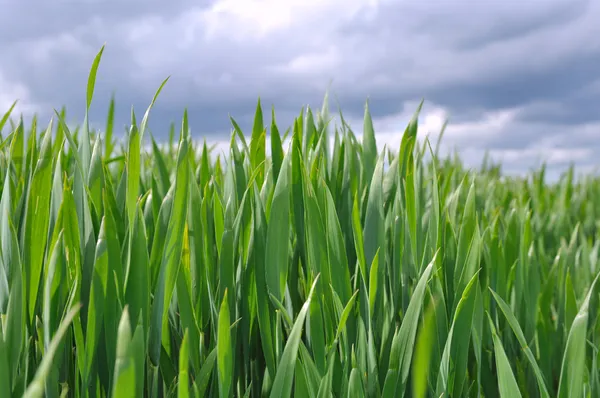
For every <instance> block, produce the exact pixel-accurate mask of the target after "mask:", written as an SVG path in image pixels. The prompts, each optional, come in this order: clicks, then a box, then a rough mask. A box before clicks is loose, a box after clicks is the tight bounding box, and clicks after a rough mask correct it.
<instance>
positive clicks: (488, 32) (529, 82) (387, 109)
mask: <svg viewBox="0 0 600 398" xmlns="http://www.w3.org/2000/svg"><path fill="white" fill-rule="evenodd" d="M33 8H35V9H36V13H32V12H31V10H32V9H33ZM598 20H600V3H599V2H594V1H591V0H546V1H543V2H542V1H540V0H524V1H522V2H520V3H519V5H518V6H516V5H515V3H511V2H500V1H488V2H478V1H475V0H451V1H446V2H436V3H435V4H434V5H433V4H432V3H422V2H421V3H418V2H410V1H392V0H344V1H342V0H318V1H317V0H305V1H300V0H290V1H286V2H282V1H276V0H217V1H212V2H211V1H204V2H192V1H187V0H186V1H174V2H170V3H168V4H167V3H165V2H159V1H157V0H151V1H144V2H142V1H141V0H128V1H116V0H104V1H99V0H88V1H84V2H78V3H74V2H72V1H66V0H63V1H58V2H53V3H52V5H49V4H48V3H47V2H42V1H41V0H31V1H29V2H27V3H26V4H25V3H23V2H11V3H9V4H8V5H5V6H4V8H3V14H2V15H0V51H2V53H3V58H2V60H0V92H2V93H3V94H2V95H1V96H0V107H1V108H7V107H8V106H10V103H12V100H14V99H16V98H13V97H17V98H21V99H22V100H23V101H25V102H24V103H25V104H29V105H28V106H29V109H30V110H35V111H36V112H39V113H40V114H42V115H45V116H47V117H49V116H51V114H52V109H53V108H59V107H61V106H62V105H66V106H67V109H68V110H69V115H70V117H72V118H78V119H80V118H81V116H82V115H83V110H84V101H85V100H84V98H85V87H86V83H87V74H88V71H89V67H90V65H91V62H92V60H93V58H94V56H95V54H96V52H97V51H98V49H99V48H100V46H101V45H102V44H103V43H106V44H107V47H106V50H105V53H104V55H103V59H102V62H101V65H100V70H99V73H98V78H97V85H96V91H95V95H94V103H93V105H92V121H94V122H95V123H96V124H97V125H98V126H100V127H102V126H103V123H104V122H103V120H104V117H105V112H106V110H107V104H108V100H109V98H110V96H111V95H112V94H113V93H115V95H116V99H117V121H118V125H124V124H125V123H127V120H128V117H129V113H130V107H131V106H132V105H133V106H134V107H135V109H136V111H137V113H139V114H140V115H141V114H142V113H143V112H144V110H145V108H146V107H147V105H148V104H149V101H150V99H151V98H152V95H153V94H154V91H155V90H156V88H158V86H159V84H160V83H161V81H162V80H163V79H164V78H166V77H167V76H171V77H170V80H169V82H168V84H167V86H166V87H165V89H164V90H163V92H162V93H161V96H160V98H159V100H158V102H157V104H156V107H155V108H154V110H153V112H152V115H151V119H150V127H151V128H152V130H153V134H154V135H155V136H157V137H158V138H164V137H166V132H167V127H168V125H169V124H170V123H171V122H175V123H177V124H179V120H180V117H181V115H182V112H183V109H184V107H187V109H188V110H189V114H190V122H191V127H192V129H193V132H194V135H195V136H196V137H198V138H201V137H203V136H206V137H209V138H210V139H211V140H217V141H218V140H220V139H222V138H223V137H227V136H228V134H229V132H230V125H229V120H228V118H229V116H230V115H231V116H233V117H235V119H236V120H237V121H238V122H239V123H240V124H241V126H242V127H243V128H244V129H246V130H247V129H249V127H250V125H251V123H252V119H253V114H254V110H255V106H256V100H257V98H258V97H259V96H260V98H261V102H262V104H263V106H264V110H265V114H266V115H269V113H270V107H271V105H274V106H275V110H276V114H277V120H278V122H279V123H280V124H281V125H282V126H281V127H282V128H283V129H285V128H286V127H287V126H288V125H289V124H290V123H291V122H292V120H293V117H295V116H296V115H297V114H298V113H299V110H300V108H301V107H302V106H303V105H310V106H312V107H313V108H318V107H320V105H321V101H322V98H323V95H324V93H325V90H326V89H327V88H328V87H329V88H330V94H331V103H330V105H331V107H332V110H334V109H335V107H336V106H337V103H339V105H340V106H341V108H342V110H343V112H344V115H345V117H346V119H348V120H351V121H352V125H353V127H354V129H355V130H357V132H360V129H361V127H362V121H361V118H362V114H363V110H364V103H365V100H366V99H367V98H368V99H369V104H370V109H371V111H372V114H373V117H374V119H375V127H376V131H377V132H378V142H380V143H382V144H383V143H384V142H385V143H388V142H389V143H390V145H392V144H393V145H395V144H396V143H397V142H399V139H400V134H401V132H402V131H403V130H404V127H405V125H406V123H407V122H408V119H409V118H410V116H411V115H412V112H414V110H415V108H416V104H417V103H418V101H419V100H420V99H421V98H425V99H426V106H425V108H424V110H423V114H422V123H423V124H424V125H425V126H427V129H428V130H430V133H431V136H432V137H433V136H435V134H437V133H438V132H439V128H440V127H441V124H442V123H443V119H444V118H445V117H446V116H447V117H449V118H450V124H449V125H448V129H447V131H446V134H445V136H444V145H445V147H447V148H448V150H450V149H454V148H456V149H458V150H459V152H460V153H461V154H463V156H464V158H465V161H468V162H470V163H473V164H477V162H478V161H480V159H481V157H482V156H483V153H485V151H486V150H488V151H489V153H490V154H492V155H494V156H496V157H498V158H503V159H505V160H506V161H507V162H508V163H510V164H511V165H515V166H514V167H515V168H516V169H519V170H526V169H527V167H529V166H528V165H530V164H537V163H536V162H538V159H539V158H545V159H546V160H548V161H549V162H551V163H552V164H555V165H557V166H556V167H563V165H565V164H567V163H568V162H569V161H575V162H576V163H577V164H578V165H581V166H582V167H589V165H590V164H593V162H594V159H593V153H594V152H595V151H597V150H600V144H598V143H596V142H595V141H596V140H594V134H597V131H598V130H597V129H598V127H600V117H598V116H597V115H598V112H597V106H598V103H599V102H600V70H598V68H597V65H598V64H599V62H600V42H598V40H597V37H599V36H600V24H598V23H597V21H598ZM336 101H337V102H336ZM0 112H2V111H1V110H0ZM519 157H520V158H521V159H524V160H523V161H519V162H517V158H519ZM527 159H533V160H530V161H528V160H527ZM509 167H512V166H510V165H509Z"/></svg>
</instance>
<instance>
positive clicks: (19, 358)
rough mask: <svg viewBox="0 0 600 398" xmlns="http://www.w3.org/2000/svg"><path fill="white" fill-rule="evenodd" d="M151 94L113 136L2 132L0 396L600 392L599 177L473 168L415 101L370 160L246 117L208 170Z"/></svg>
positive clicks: (338, 129)
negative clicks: (160, 126) (159, 124)
mask: <svg viewBox="0 0 600 398" xmlns="http://www.w3.org/2000/svg"><path fill="white" fill-rule="evenodd" d="M102 52H103V48H102V49H101V50H100V52H99V53H98V54H97V56H96V58H95V59H94V62H93V63H92V67H91V70H90V74H89V80H88V85H87V87H86V90H85V93H86V109H87V110H89V108H90V105H91V103H92V99H93V92H94V87H95V80H96V74H97V72H98V68H99V65H100V61H101V56H102ZM165 84H168V82H167V81H166V80H165V81H164V82H163V83H162V85H160V86H159V88H158V90H157V91H156V95H155V96H154V98H153V99H152V101H151V105H150V106H149V107H148V109H147V110H146V111H145V113H144V114H143V116H142V118H141V121H140V122H139V123H138V118H139V115H138V114H136V113H135V112H134V111H133V110H132V113H131V122H130V126H129V129H128V132H127V134H126V135H125V136H123V139H122V141H121V143H119V142H118V140H117V138H118V136H119V135H120V134H119V133H117V129H116V128H115V126H114V108H113V107H112V106H109V109H108V110H107V122H106V126H107V128H106V129H105V131H104V133H101V134H93V132H92V131H90V129H89V120H88V113H87V111H86V114H85V117H84V121H83V123H82V124H81V126H80V127H79V128H78V129H73V130H72V129H70V128H69V126H67V124H66V122H65V118H64V113H61V112H58V111H57V112H56V114H55V116H54V118H53V120H52V123H51V124H49V125H48V126H38V125H37V121H36V119H33V122H32V123H31V125H29V126H25V125H24V124H23V123H19V122H15V123H12V124H11V123H10V112H8V113H6V114H5V116H4V117H3V118H2V119H0V131H3V128H4V129H8V130H9V131H10V132H9V133H8V134H6V135H5V136H4V137H0V396H2V397H20V396H26V397H65V396H69V397H70V396H73V397H142V396H144V397H146V396H147V397H159V396H169V397H171V396H172V397H175V396H177V397H182V398H183V397H189V396H195V397H204V396H206V397H221V398H223V397H234V396H235V397H255V396H256V397H258V396H269V397H289V396H297V397H319V398H320V397H402V396H407V397H441V396H443V397H448V396H449V397H502V398H508V397H510V398H512V397H520V396H523V397H580V396H584V397H595V396H598V395H600V370H599V368H598V359H599V355H600V350H599V349H598V344H599V342H600V341H599V340H600V325H599V323H598V318H599V315H600V306H599V304H600V302H599V300H598V298H599V296H598V288H597V280H598V275H599V273H598V259H599V250H600V239H598V234H599V229H600V199H599V198H600V178H598V177H596V176H594V175H592V174H586V175H582V176H581V177H580V178H576V176H575V172H574V168H570V169H568V170H566V171H565V173H564V174H563V175H562V176H561V177H560V178H559V179H558V180H557V181H556V183H552V184H550V183H548V181H547V178H546V176H545V173H546V170H545V168H543V167H542V168H539V169H537V170H532V171H529V172H527V173H526V174H525V175H524V176H521V177H510V176H509V177H503V176H502V173H501V169H500V165H499V164H497V163H492V162H488V163H486V162H484V163H483V165H482V167H479V168H476V169H469V168H466V167H465V166H464V164H463V163H462V162H461V159H460V156H458V155H452V156H447V157H446V156H441V155H440V154H439V153H438V150H439V140H438V141H436V142H431V143H430V142H429V141H428V140H418V139H417V132H418V126H419V112H420V106H419V107H417V109H415V113H414V116H413V118H412V119H411V120H410V121H409V122H408V124H407V126H406V128H405V130H404V131H403V133H402V135H401V136H400V137H399V144H398V145H396V146H387V145H386V146H382V145H381V143H379V145H378V142H377V134H376V132H375V130H374V127H373V121H372V118H371V114H370V112H369V109H368V107H367V108H365V114H364V120H363V125H362V128H361V129H360V130H361V131H360V133H355V132H354V130H353V129H356V127H353V128H351V127H350V126H348V125H347V124H346V123H344V120H343V113H340V115H339V117H340V121H341V123H340V124H339V125H329V124H328V123H329V120H330V114H331V113H330V111H329V109H328V107H327V106H324V107H322V108H321V109H320V110H319V111H313V110H312V109H310V108H308V109H306V108H303V110H302V111H301V112H300V113H299V115H298V117H297V118H296V119H295V120H294V123H293V125H292V126H290V128H289V129H287V128H286V130H284V129H283V127H282V126H279V125H278V124H277V122H276V105H275V110H274V111H272V110H269V111H267V110H265V109H263V107H262V106H261V104H260V102H259V103H258V106H257V108H256V114H255V117H254V122H253V126H252V129H251V131H250V132H244V131H242V129H241V128H239V125H238V124H237V123H236V122H235V120H233V119H232V120H231V122H232V126H233V131H232V134H231V136H230V138H229V140H228V145H227V147H226V151H223V153H221V154H212V155H211V153H210V148H209V145H208V144H207V143H206V142H198V141H196V140H194V139H192V137H191V136H190V128H189V125H188V115H187V111H184V110H182V114H183V115H182V120H181V122H180V124H179V125H178V126H175V129H173V130H172V131H171V133H170V134H169V137H170V139H169V140H167V141H166V142H163V143H160V142H157V141H156V140H155V139H154V137H153V136H152V133H151V132H150V131H149V130H148V129H147V124H148V120H149V118H150V117H151V114H152V107H153V106H154V103H155V101H156V100H157V98H160V92H161V90H162V88H163V87H164V85H165ZM324 103H325V104H327V101H325V102H324ZM342 111H343V110H342ZM439 137H442V135H440V136H439ZM440 139H443V138H440Z"/></svg>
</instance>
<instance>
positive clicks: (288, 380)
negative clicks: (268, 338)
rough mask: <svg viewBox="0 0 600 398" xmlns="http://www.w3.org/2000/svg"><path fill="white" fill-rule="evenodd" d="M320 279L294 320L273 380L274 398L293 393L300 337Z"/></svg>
mask: <svg viewBox="0 0 600 398" xmlns="http://www.w3.org/2000/svg"><path fill="white" fill-rule="evenodd" d="M318 280H319V276H317V277H316V278H315V280H314V282H313V284H312V287H311V288H310V292H309V293H308V297H307V298H306V301H305V302H304V305H303V306H302V309H301V310H300V312H299V313H298V317H297V318H296V321H295V322H294V327H293V328H292V331H291V333H290V336H289V338H288V341H287V343H286V344H285V348H284V349H283V354H282V355H281V360H280V361H279V366H278V367H277V373H276V374H275V379H274V380H273V387H272V389H271V394H270V397H272V398H275V397H277V398H284V397H290V396H291V395H292V383H293V380H294V369H295V367H296V358H297V357H298V347H299V345H300V338H301V337H302V327H303V326H304V321H305V319H306V314H307V313H308V310H309V308H310V303H311V300H312V296H313V293H314V290H315V287H316V285H317V282H318Z"/></svg>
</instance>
